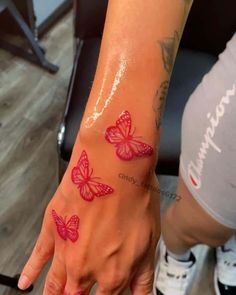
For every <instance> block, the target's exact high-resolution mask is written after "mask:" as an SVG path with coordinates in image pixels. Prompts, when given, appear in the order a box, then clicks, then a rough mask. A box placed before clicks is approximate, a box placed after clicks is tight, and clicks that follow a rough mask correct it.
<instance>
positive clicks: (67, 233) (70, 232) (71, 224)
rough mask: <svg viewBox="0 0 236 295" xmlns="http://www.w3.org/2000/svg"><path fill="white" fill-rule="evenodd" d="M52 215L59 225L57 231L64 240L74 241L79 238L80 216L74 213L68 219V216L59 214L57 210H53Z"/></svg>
mask: <svg viewBox="0 0 236 295" xmlns="http://www.w3.org/2000/svg"><path fill="white" fill-rule="evenodd" d="M52 217H53V219H54V222H55V224H56V227H57V232H58V234H59V236H60V237H61V238H62V239H63V240H65V241H66V240H67V239H69V240H71V241H72V242H73V243H74V242H76V241H77V240H78V238H79V233H78V229H79V217H78V216H77V215H73V216H72V217H71V218H70V219H69V220H68V221H66V218H67V217H65V218H63V217H61V216H59V215H58V214H57V213H56V211H55V210H52Z"/></svg>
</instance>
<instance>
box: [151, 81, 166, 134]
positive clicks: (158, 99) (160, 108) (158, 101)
mask: <svg viewBox="0 0 236 295" xmlns="http://www.w3.org/2000/svg"><path fill="white" fill-rule="evenodd" d="M168 89H169V80H165V81H163V82H162V83H161V85H160V87H159V89H158V91H157V93H156V95H155V99H154V103H153V110H154V112H155V113H156V119H155V122H156V128H157V129H159V128H160V126H161V120H162V116H163V113H164V109H165V102H166V96H167V93H168Z"/></svg>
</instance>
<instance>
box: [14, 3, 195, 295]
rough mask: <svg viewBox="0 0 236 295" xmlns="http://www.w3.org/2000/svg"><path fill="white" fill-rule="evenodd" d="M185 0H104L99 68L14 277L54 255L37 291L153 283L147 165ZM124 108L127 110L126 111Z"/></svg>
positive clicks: (154, 228) (152, 202)
mask: <svg viewBox="0 0 236 295" xmlns="http://www.w3.org/2000/svg"><path fill="white" fill-rule="evenodd" d="M190 6H191V1H187V0H186V1H185V0H147V1H143V0H137V1H132V0H110V2H109V7H108V12H107V18H106V24H105V29H104V35H103V40H102V47H101V52H100V57H99V62H98V67H97V72H96V76H95V80H94V83H93V87H92V90H91V94H90V97H89V100H88V104H87V106H86V110H85V113H84V117H83V121H82V124H81V128H80V131H79V133H78V136H77V139H76V143H75V145H74V149H73V153H72V157H71V160H70V163H69V166H68V169H67V171H66V173H65V176H64V178H63V180H62V182H61V184H60V186H59V187H58V189H57V192H56V193H55V195H54V197H53V198H52V200H51V202H50V203H49V205H48V207H47V209H46V212H45V217H44V221H43V226H42V230H41V233H40V235H39V238H38V240H37V243H36V245H35V248H34V250H33V253H32V255H31V257H30V259H29V260H28V262H27V264H26V266H25V267H24V269H23V271H22V276H21V279H20V283H19V286H20V287H21V288H27V286H28V285H29V284H30V283H32V282H33V281H34V280H35V279H36V278H37V276H38V275H39V273H40V272H41V270H42V268H43V266H44V264H45V263H46V262H47V261H48V259H49V258H50V257H51V256H53V262H52V265H51V268H50V270H49V272H48V274H47V278H46V283H45V289H44V293H43V294H44V295H50V294H54V295H61V294H62V293H63V290H66V292H65V294H70V295H75V294H77V295H78V294H89V292H90V289H91V287H92V285H93V284H94V283H95V282H98V285H99V287H98V290H97V293H96V294H97V295H102V294H103V295H105V294H107V295H108V294H112V295H114V294H122V292H123V290H124V289H125V288H126V287H128V286H130V287H131V290H132V292H133V294H135V295H139V294H142V295H143V294H146V295H147V294H149V293H151V290H152V280H153V270H154V255H155V248H156V244H157V241H158V239H159V235H160V221H159V214H160V212H159V194H158V183H157V180H156V178H155V175H154V172H153V168H154V167H155V165H156V160H157V156H156V146H157V145H158V141H159V126H160V117H161V113H162V109H163V105H164V99H165V95H166V92H167V89H168V81H169V79H170V74H171V71H172V67H173V63H174V60H175V55H176V51H177V48H178V44H179V39H180V36H181V33H182V30H183V25H184V23H185V20H186V16H187V14H188V11H189V9H190ZM124 111H126V112H124ZM151 169H152V172H150V170H151Z"/></svg>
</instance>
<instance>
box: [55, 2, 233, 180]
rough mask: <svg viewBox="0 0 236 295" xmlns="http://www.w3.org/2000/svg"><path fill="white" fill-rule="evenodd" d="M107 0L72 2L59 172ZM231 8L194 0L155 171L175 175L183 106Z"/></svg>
mask: <svg viewBox="0 0 236 295" xmlns="http://www.w3.org/2000/svg"><path fill="white" fill-rule="evenodd" d="M107 3H108V1H107V0H99V1H95V0H77V1H75V3H74V4H75V5H74V13H75V16H74V32H75V58H74V66H73V70H72V74H71V79H70V83H69V88H68V94H67V102H66V108H65V112H64V116H63V119H62V122H61V125H60V129H59V132H58V150H59V157H60V165H59V169H60V171H61V174H62V173H63V171H64V167H65V165H66V163H68V161H69V160H70V156H71V152H72V147H73V145H74V142H75V138H76V135H77V133H78V130H79V127H80V122H81V119H82V116H83V112H84V109H85V105H86V102H87V99H88V97H89V93H90V90H91V86H92V81H93V79H94V74H95V70H96V66H97V60H98V55H99V50H100V45H101V38H102V32H103V26H104V21H105V15H106V9H107ZM235 11H236V1H235V0H228V1H227V3H226V2H222V1H221V2H219V1H215V0H208V1H205V0H195V2H194V4H193V7H192V10H191V13H190V16H189V19H188V22H187V25H186V28H185V32H184V35H183V38H182V41H181V45H180V50H179V52H178V56H177V59H176V63H175V66H174V70H173V74H172V78H171V83H170V88H169V93H168V97H167V103H166V107H165V113H164V117H163V121H162V127H161V128H162V130H161V134H162V135H161V142H160V151H159V160H158V165H157V168H156V172H157V173H158V174H166V175H178V167H179V155H180V138H181V136H180V134H181V118H182V114H183V110H184V107H185V104H186V102H187V100H188V98H189V96H190V94H191V93H192V92H193V90H194V89H195V88H196V86H197V85H198V84H199V83H200V81H201V79H202V77H203V76H204V74H205V73H207V72H208V71H209V70H210V69H211V67H212V66H213V64H214V63H215V62H216V60H217V55H218V54H219V53H220V52H222V51H223V50H224V48H225V45H226V42H227V41H228V40H229V39H230V38H231V37H232V35H233V33H234V32H235V30H236V17H235ZM157 87H158V85H157ZM114 119H115V118H114Z"/></svg>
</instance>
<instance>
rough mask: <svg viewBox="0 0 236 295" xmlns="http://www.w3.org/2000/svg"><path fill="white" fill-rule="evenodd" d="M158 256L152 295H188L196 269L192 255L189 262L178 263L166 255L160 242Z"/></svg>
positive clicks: (163, 245)
mask: <svg viewBox="0 0 236 295" xmlns="http://www.w3.org/2000/svg"><path fill="white" fill-rule="evenodd" d="M159 254H160V255H159V261H158V263H157V268H156V272H155V280H154V290H153V294H155V295H188V294H189V289H190V287H191V285H192V284H191V283H192V280H193V276H194V272H195V269H196V259H195V256H194V254H193V253H192V252H191V256H190V259H189V261H186V262H185V261H178V260H176V259H174V258H172V257H171V256H170V255H168V253H167V250H166V246H165V244H164V241H163V240H161V242H160V252H159Z"/></svg>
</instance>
